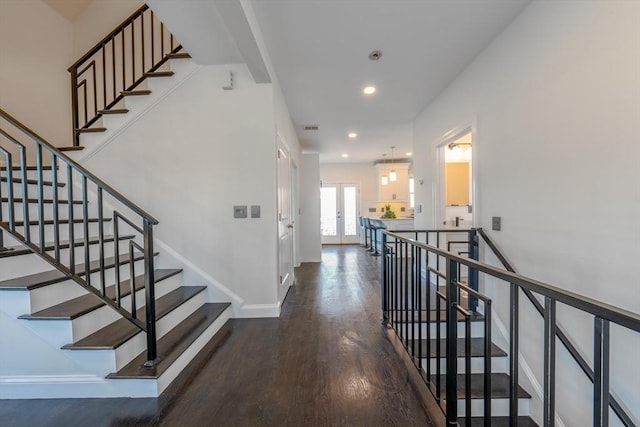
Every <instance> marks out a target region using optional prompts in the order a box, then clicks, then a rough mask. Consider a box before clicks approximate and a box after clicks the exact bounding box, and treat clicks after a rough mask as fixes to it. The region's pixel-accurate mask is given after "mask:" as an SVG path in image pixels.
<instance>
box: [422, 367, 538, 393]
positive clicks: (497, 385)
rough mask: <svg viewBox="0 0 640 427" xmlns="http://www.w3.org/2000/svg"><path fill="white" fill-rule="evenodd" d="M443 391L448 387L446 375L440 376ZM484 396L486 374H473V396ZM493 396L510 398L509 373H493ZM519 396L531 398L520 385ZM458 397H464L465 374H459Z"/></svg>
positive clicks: (433, 378) (433, 379) (432, 379)
mask: <svg viewBox="0 0 640 427" xmlns="http://www.w3.org/2000/svg"><path fill="white" fill-rule="evenodd" d="M435 378H436V377H435V375H432V376H431V381H432V384H433V385H434V386H435ZM440 381H441V386H442V393H443V394H444V392H445V389H446V387H447V384H446V376H445V375H441V377H440ZM483 397H484V374H471V398H472V399H482V398H483ZM491 398H492V399H508V398H509V375H508V374H502V373H493V374H491ZM518 398H526V399H529V398H531V395H530V394H529V393H527V392H526V390H525V389H523V388H522V387H520V386H518ZM458 399H464V374H458Z"/></svg>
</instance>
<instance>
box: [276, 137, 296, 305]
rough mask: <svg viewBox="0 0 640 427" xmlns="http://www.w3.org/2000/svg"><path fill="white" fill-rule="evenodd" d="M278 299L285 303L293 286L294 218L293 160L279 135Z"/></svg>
mask: <svg viewBox="0 0 640 427" xmlns="http://www.w3.org/2000/svg"><path fill="white" fill-rule="evenodd" d="M277 172H278V275H279V282H278V283H279V285H278V299H279V301H284V298H285V296H286V295H287V291H288V290H289V287H290V286H291V285H292V284H293V227H294V222H293V218H294V217H293V216H292V209H291V206H292V198H291V159H290V157H289V150H288V149H287V147H286V145H285V144H284V142H283V141H282V139H281V138H280V135H278V154H277Z"/></svg>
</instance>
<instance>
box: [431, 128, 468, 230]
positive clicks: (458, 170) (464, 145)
mask: <svg viewBox="0 0 640 427" xmlns="http://www.w3.org/2000/svg"><path fill="white" fill-rule="evenodd" d="M473 149H474V141H473V132H472V128H471V127H468V128H465V129H464V130H462V131H461V132H457V133H454V134H453V136H452V137H449V138H447V139H445V140H444V141H443V143H442V144H440V145H439V146H438V158H439V162H438V163H439V172H440V173H439V177H440V185H439V188H440V191H439V195H438V203H437V207H436V212H435V214H436V218H438V221H439V222H438V224H441V225H443V226H445V227H472V226H473V225H474V211H475V208H476V206H474V204H475V195H474V185H473V182H474V180H473V176H474V170H473Z"/></svg>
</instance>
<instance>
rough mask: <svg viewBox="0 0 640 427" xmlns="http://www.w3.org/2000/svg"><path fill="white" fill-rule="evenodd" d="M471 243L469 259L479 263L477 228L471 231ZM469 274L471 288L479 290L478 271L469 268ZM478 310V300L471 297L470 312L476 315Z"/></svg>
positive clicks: (469, 243) (469, 244) (469, 235)
mask: <svg viewBox="0 0 640 427" xmlns="http://www.w3.org/2000/svg"><path fill="white" fill-rule="evenodd" d="M468 237H469V242H468V246H469V247H468V249H467V250H468V251H469V258H471V259H473V260H476V261H478V258H479V250H478V232H477V230H476V229H475V228H472V229H471V230H469V234H468ZM468 272H469V273H468V274H469V287H470V288H471V289H473V290H474V291H477V290H478V289H479V287H478V270H476V269H475V268H471V267H469V268H468ZM477 308H478V298H476V297H475V296H469V311H471V312H472V313H475V312H476V310H477Z"/></svg>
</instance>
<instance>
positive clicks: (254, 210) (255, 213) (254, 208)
mask: <svg viewBox="0 0 640 427" xmlns="http://www.w3.org/2000/svg"><path fill="white" fill-rule="evenodd" d="M251 218H260V205H251Z"/></svg>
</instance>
